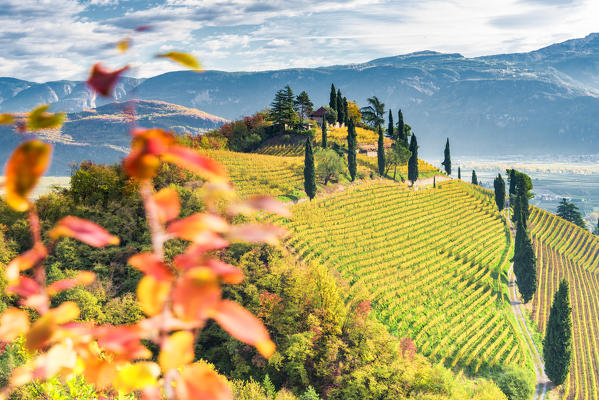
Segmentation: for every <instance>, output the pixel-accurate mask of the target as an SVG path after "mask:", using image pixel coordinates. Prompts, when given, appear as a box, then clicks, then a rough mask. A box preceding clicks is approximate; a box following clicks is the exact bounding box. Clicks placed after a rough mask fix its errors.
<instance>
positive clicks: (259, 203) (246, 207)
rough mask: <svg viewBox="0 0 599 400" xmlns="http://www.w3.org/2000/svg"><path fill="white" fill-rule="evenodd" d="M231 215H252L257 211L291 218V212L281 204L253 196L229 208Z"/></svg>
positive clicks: (272, 199) (274, 200)
mask: <svg viewBox="0 0 599 400" xmlns="http://www.w3.org/2000/svg"><path fill="white" fill-rule="evenodd" d="M230 211H231V212H232V213H233V214H252V213H255V212H257V211H267V212H269V213H272V214H278V215H280V216H282V217H285V218H289V217H291V211H289V208H288V207H287V206H286V205H285V204H284V203H282V202H280V201H278V200H276V199H274V198H272V197H270V196H253V197H250V198H249V199H246V200H242V201H240V202H237V203H235V204H233V205H232V206H231V208H230Z"/></svg>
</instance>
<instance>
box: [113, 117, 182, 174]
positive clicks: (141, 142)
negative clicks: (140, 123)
mask: <svg viewBox="0 0 599 400" xmlns="http://www.w3.org/2000/svg"><path fill="white" fill-rule="evenodd" d="M131 135H132V136H133V138H132V139H131V153H130V154H129V155H128V156H127V157H125V159H124V160H123V166H124V168H125V171H127V174H129V176H131V177H133V178H136V179H139V180H145V179H150V178H152V177H153V176H154V175H156V173H157V172H158V170H159V169H160V158H159V157H160V156H162V155H163V154H164V153H165V152H166V151H167V150H168V148H169V146H170V145H171V143H172V142H173V141H174V137H173V135H172V134H170V133H169V132H166V131H165V130H163V129H140V128H138V129H133V130H132V131H131Z"/></svg>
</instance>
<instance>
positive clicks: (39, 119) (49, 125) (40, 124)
mask: <svg viewBox="0 0 599 400" xmlns="http://www.w3.org/2000/svg"><path fill="white" fill-rule="evenodd" d="M49 109H50V106H49V105H47V104H44V105H41V106H38V107H36V108H34V109H33V110H32V111H31V112H30V113H29V116H28V117H27V129H29V130H30V131H37V130H41V129H58V128H60V127H61V126H62V123H63V122H64V119H65V116H66V114H65V113H56V114H50V113H47V112H46V111H48V110H49Z"/></svg>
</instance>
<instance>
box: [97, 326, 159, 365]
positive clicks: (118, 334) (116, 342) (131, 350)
mask: <svg viewBox="0 0 599 400" xmlns="http://www.w3.org/2000/svg"><path fill="white" fill-rule="evenodd" d="M93 335H94V337H95V338H96V339H97V341H98V345H99V346H100V348H101V349H102V350H103V351H107V352H110V353H112V357H113V360H137V359H143V358H150V357H152V352H151V351H150V350H148V349H147V347H145V346H144V345H143V344H142V343H141V338H142V337H143V336H144V335H145V334H144V332H143V331H142V330H141V329H140V327H139V326H137V325H132V326H112V325H101V326H96V327H95V328H94V329H93Z"/></svg>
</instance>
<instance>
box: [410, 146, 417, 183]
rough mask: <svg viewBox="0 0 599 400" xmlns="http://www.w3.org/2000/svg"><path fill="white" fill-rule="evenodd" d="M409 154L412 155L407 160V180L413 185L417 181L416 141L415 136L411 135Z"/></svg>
mask: <svg viewBox="0 0 599 400" xmlns="http://www.w3.org/2000/svg"><path fill="white" fill-rule="evenodd" d="M410 152H411V153H412V155H411V156H410V159H409V160H408V179H409V180H410V181H412V184H414V182H416V181H417V180H418V141H417V140H416V135H412V138H411V139H410Z"/></svg>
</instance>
